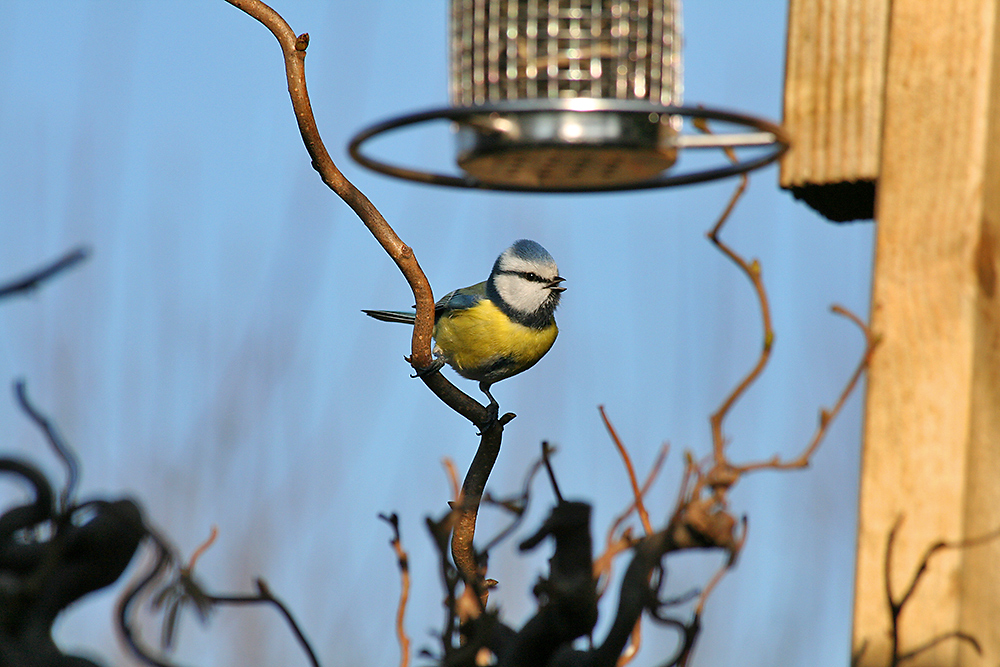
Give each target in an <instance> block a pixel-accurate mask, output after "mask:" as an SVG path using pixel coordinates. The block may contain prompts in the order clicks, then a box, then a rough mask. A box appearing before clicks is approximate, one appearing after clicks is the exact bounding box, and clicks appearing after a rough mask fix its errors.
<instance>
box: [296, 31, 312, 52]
mask: <svg viewBox="0 0 1000 667" xmlns="http://www.w3.org/2000/svg"><path fill="white" fill-rule="evenodd" d="M307 48H309V33H308V32H304V33H302V34H301V35H299V36H298V37H296V38H295V50H296V51H305V50H306V49H307Z"/></svg>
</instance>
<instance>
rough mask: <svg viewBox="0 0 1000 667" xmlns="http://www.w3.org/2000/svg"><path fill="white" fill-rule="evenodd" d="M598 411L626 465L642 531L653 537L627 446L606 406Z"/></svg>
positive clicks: (598, 408)
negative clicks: (612, 422)
mask: <svg viewBox="0 0 1000 667" xmlns="http://www.w3.org/2000/svg"><path fill="white" fill-rule="evenodd" d="M597 410H598V411H599V412H600V413H601V419H602V420H603V421H604V427H605V428H606V429H608V434H609V435H610V436H611V440H612V441H613V442H614V443H615V448H616V449H617V450H618V453H619V454H620V455H621V457H622V461H623V462H624V463H625V470H626V471H627V472H628V481H629V483H630V484H631V485H632V495H633V496H634V497H635V510H636V512H637V513H638V514H639V520H640V521H642V529H643V530H644V531H645V532H646V535H652V533H653V524H652V523H651V522H650V520H649V512H647V511H646V505H645V504H644V503H643V502H642V491H640V490H639V482H638V480H637V479H636V477H635V468H634V467H633V466H632V458H631V457H630V456H629V455H628V450H626V449H625V445H624V444H622V441H621V438H619V437H618V433H617V432H615V427H614V426H612V425H611V420H609V419H608V415H607V414H606V413H605V412H604V406H603V405H599V406H597Z"/></svg>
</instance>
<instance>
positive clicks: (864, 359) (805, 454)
mask: <svg viewBox="0 0 1000 667" xmlns="http://www.w3.org/2000/svg"><path fill="white" fill-rule="evenodd" d="M830 310H831V311H833V312H834V313H836V314H838V315H842V316H844V317H846V318H848V319H849V320H851V322H853V323H854V324H855V325H857V327H858V328H859V329H861V331H862V333H864V335H865V351H864V354H862V355H861V360H860V361H859V362H858V365H857V366H856V367H855V368H854V372H853V373H852V374H851V377H850V378H849V379H848V381H847V384H846V385H844V388H843V389H842V390H841V392H840V396H838V397H837V402H836V403H834V406H833V407H832V408H830V409H829V410H826V409H823V410H820V413H819V415H820V416H819V426H817V428H816V432H815V433H814V434H813V437H812V440H810V441H809V444H808V445H807V446H806V448H805V449H804V450H803V451H802V453H801V454H799V455H798V456H797V457H796V458H794V459H790V460H788V461H782V460H781V459H780V458H779V457H778V456H774V457H773V458H772V459H770V460H768V461H761V462H758V463H748V464H745V465H741V466H737V467H736V470H737V471H738V472H739V473H740V474H742V473H746V472H752V471H754V470H790V469H797V468H805V467H807V466H808V465H809V461H810V460H811V459H812V456H813V454H815V453H816V450H817V449H818V448H819V445H820V443H821V442H823V438H824V437H825V436H826V433H827V430H828V428H829V426H830V424H831V423H832V422H833V420H834V419H836V417H837V415H838V414H840V410H841V408H843V407H844V403H845V402H847V398H848V397H849V396H850V395H851V393H852V392H853V391H854V388H855V387H856V386H857V384H858V381H859V380H860V379H861V374H862V373H864V371H865V369H866V368H868V365H869V364H870V363H871V358H872V354H873V353H874V352H875V348H876V346H877V345H878V343H879V340H878V338H877V337H876V336H875V335H874V334H873V333H872V331H871V329H869V328H868V326H867V325H866V324H865V323H864V322H863V321H862V320H861V318H859V317H858V316H857V315H855V314H854V313H852V312H851V311H849V310H847V309H846V308H844V307H842V306H838V305H833V306H831V307H830Z"/></svg>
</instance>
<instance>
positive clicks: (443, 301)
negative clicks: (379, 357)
mask: <svg viewBox="0 0 1000 667" xmlns="http://www.w3.org/2000/svg"><path fill="white" fill-rule="evenodd" d="M485 298H486V283H485V282H481V283H479V284H478V285H472V286H471V287H463V288H462V289H457V290H455V291H454V292H448V293H447V294H445V295H444V296H443V297H441V298H440V299H438V302H437V303H435V304H434V319H435V320H436V319H437V318H439V317H441V316H442V315H446V314H448V313H454V312H456V311H459V310H466V309H467V308H472V307H473V306H475V305H476V304H477V303H479V302H480V301H482V300H483V299H485ZM361 312H362V313H364V314H365V315H368V316H369V317H374V318H375V319H376V320H382V321H383V322H399V323H401V324H413V319H414V313H412V312H410V313H406V312H403V311H399V310H362V311H361Z"/></svg>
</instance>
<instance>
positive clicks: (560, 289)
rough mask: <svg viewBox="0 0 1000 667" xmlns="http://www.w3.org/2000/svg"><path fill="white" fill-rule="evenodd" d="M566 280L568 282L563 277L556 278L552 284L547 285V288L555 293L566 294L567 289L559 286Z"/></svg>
mask: <svg viewBox="0 0 1000 667" xmlns="http://www.w3.org/2000/svg"><path fill="white" fill-rule="evenodd" d="M564 280H566V279H565V278H563V277H562V276H556V277H555V279H554V280H553V281H552V282H550V283H549V284H548V285H546V287H548V288H549V289H550V290H552V291H553V292H565V291H566V288H565V287H563V286H562V285H560V284H559V283H561V282H563V281H564Z"/></svg>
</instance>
